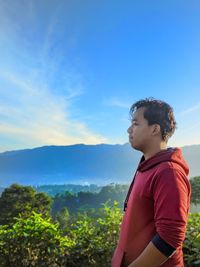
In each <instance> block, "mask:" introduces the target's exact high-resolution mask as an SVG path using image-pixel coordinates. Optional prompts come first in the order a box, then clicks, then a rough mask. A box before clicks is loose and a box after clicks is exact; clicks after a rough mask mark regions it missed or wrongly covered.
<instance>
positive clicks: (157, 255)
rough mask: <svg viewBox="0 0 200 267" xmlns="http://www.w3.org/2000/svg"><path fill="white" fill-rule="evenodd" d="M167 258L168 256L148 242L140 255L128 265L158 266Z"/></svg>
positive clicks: (140, 266) (130, 266)
mask: <svg viewBox="0 0 200 267" xmlns="http://www.w3.org/2000/svg"><path fill="white" fill-rule="evenodd" d="M167 259H168V258H167V257H166V256H165V255H164V254H162V252H160V251H159V250H158V249H157V248H156V247H155V246H154V244H153V243H152V242H150V243H149V244H148V246H147V247H146V248H145V249H144V251H143V252H142V253H141V254H140V256H139V257H138V258H137V259H136V260H134V261H133V262H132V263H131V264H129V265H128V267H158V266H160V265H161V264H163V263H164V262H165V261H166V260H167Z"/></svg>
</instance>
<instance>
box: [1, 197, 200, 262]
mask: <svg viewBox="0 0 200 267" xmlns="http://www.w3.org/2000/svg"><path fill="white" fill-rule="evenodd" d="M57 215H58V216H57V221H58V223H52V221H51V218H50V217H46V218H44V216H43V215H42V214H38V213H36V212H31V213H30V214H29V217H27V218H25V217H23V216H22V215H21V216H20V215H19V217H18V218H17V219H16V222H15V223H14V224H12V225H4V226H3V225H2V226H0V267H19V266H20V267H25V266H37V267H42V266H45V267H46V266H49V267H58V266H60V267H66V266H67V267H82V266H87V267H107V266H110V264H111V258H112V255H113V252H114V249H115V247H116V245H117V240H118V236H119V228H120V223H121V220H122V211H121V209H120V208H119V207H118V202H117V201H115V202H114V204H113V205H111V204H110V203H109V202H106V203H105V204H103V206H102V207H101V208H100V209H98V210H95V209H90V210H88V211H87V212H86V211H84V212H82V213H80V212H79V213H78V214H76V215H75V214H72V215H71V214H70V216H69V213H68V210H67V209H63V210H62V212H61V213H60V214H57ZM199 229H200V213H196V214H190V216H189V219H188V225H187V234H186V239H185V242H184V247H183V249H184V260H185V263H186V266H187V267H192V266H196V267H197V266H199V265H198V264H199V261H200V258H199V255H200V253H199V252H200V233H199Z"/></svg>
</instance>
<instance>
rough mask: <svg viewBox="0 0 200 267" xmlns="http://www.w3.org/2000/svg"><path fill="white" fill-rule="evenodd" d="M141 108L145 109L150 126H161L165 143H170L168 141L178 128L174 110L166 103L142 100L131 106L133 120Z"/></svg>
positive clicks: (151, 99) (150, 98)
mask: <svg viewBox="0 0 200 267" xmlns="http://www.w3.org/2000/svg"><path fill="white" fill-rule="evenodd" d="M139 108H145V110H144V118H145V119H146V120H147V121H148V124H149V125H152V124H158V125H160V128H161V135H162V139H163V140H164V141H168V139H169V138H170V137H171V136H172V135H173V133H174V131H175V129H176V128H177V123H176V121H175V118H174V113H173V108H172V107H171V106H170V105H169V104H167V103H166V102H164V101H161V100H156V99H154V98H153V97H149V98H145V99H141V100H139V101H137V102H135V103H134V104H133V105H132V106H131V108H130V116H131V118H133V115H134V113H135V111H136V110H138V109H139Z"/></svg>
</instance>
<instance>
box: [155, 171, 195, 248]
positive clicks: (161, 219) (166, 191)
mask: <svg viewBox="0 0 200 267" xmlns="http://www.w3.org/2000/svg"><path fill="white" fill-rule="evenodd" d="M153 198H154V220H155V226H156V231H157V234H158V235H159V236H160V237H161V238H162V239H163V240H164V241H165V242H167V243H168V244H169V245H171V246H172V247H173V248H175V249H176V248H178V247H179V246H181V245H182V243H183V241H184V239H185V232H186V226H187V216H188V210H189V201H190V184H189V181H188V179H187V177H186V176H184V175H183V174H182V173H181V172H180V171H178V170H176V169H174V168H170V167H168V168H166V169H164V170H162V171H161V172H160V173H159V174H158V176H157V178H156V181H155V184H154V187H153Z"/></svg>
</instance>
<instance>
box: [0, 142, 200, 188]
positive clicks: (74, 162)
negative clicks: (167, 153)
mask: <svg viewBox="0 0 200 267" xmlns="http://www.w3.org/2000/svg"><path fill="white" fill-rule="evenodd" d="M182 149H183V154H184V156H185V158H186V160H187V162H188V164H189V166H190V170H191V172H190V176H196V175H200V164H199V158H200V145H193V146H186V147H183V148H182ZM140 156H141V153H140V152H138V151H135V150H133V149H132V148H131V146H130V144H128V143H126V144H124V145H107V144H100V145H83V144H77V145H71V146H44V147H38V148H33V149H25V150H16V151H9V152H3V153H0V186H2V187H5V186H8V185H10V184H12V183H14V182H15V183H20V184H23V185H35V186H36V185H42V184H83V185H84V184H85V185H87V184H99V185H106V184H108V183H112V182H114V183H129V182H130V181H131V179H132V176H133V174H134V171H135V168H136V166H137V164H138V161H139V158H140Z"/></svg>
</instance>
